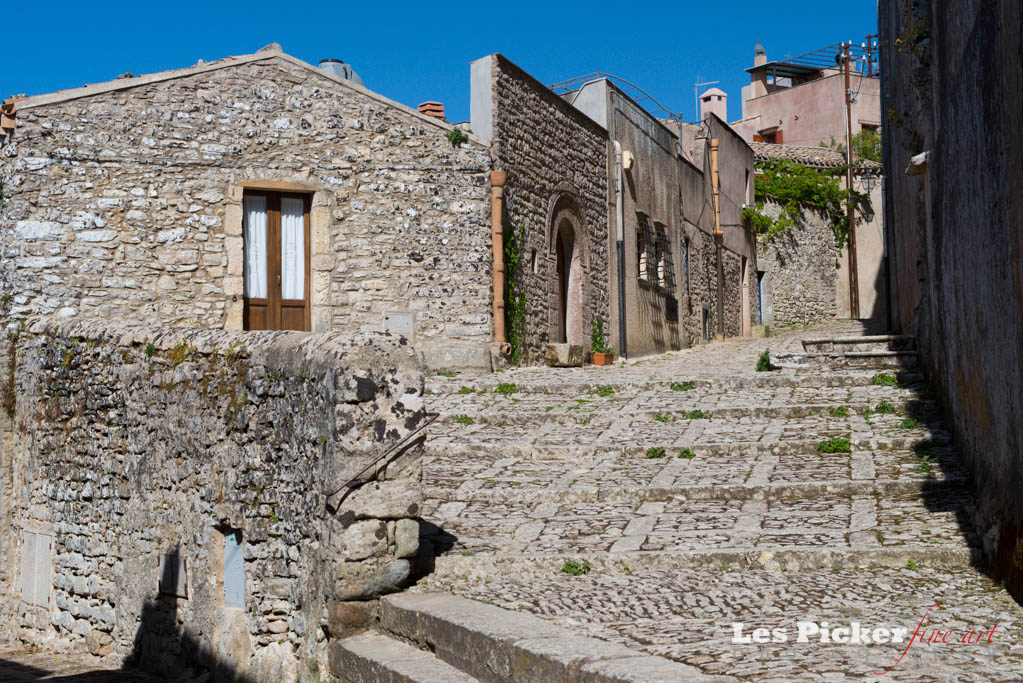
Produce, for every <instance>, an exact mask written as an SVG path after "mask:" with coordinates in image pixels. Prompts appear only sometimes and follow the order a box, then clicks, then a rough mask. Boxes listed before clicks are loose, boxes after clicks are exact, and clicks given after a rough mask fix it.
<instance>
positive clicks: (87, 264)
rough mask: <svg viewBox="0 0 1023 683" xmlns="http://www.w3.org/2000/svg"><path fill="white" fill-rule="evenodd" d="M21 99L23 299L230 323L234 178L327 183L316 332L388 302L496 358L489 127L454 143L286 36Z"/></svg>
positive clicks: (360, 327) (8, 161)
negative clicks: (203, 67) (315, 60)
mask: <svg viewBox="0 0 1023 683" xmlns="http://www.w3.org/2000/svg"><path fill="white" fill-rule="evenodd" d="M126 83H128V81H126ZM21 104H22V106H21V107H20V108H19V110H18V114H17V128H16V130H15V133H14V136H13V139H10V140H8V141H7V144H6V145H4V146H3V148H2V150H0V179H2V180H3V183H4V188H5V195H6V197H7V201H6V202H5V203H4V204H3V206H2V207H0V239H2V248H3V257H4V258H3V264H2V268H0V279H2V283H3V291H4V292H6V293H9V294H10V295H12V296H13V297H14V299H13V302H12V304H13V305H12V307H11V309H10V314H11V315H13V316H15V317H23V316H30V315H44V316H54V317H58V318H62V317H66V316H72V315H75V314H78V313H82V314H86V315H98V316H103V317H108V318H118V317H130V318H132V319H134V320H139V321H144V322H147V323H151V324H173V325H196V326H200V327H212V328H221V327H224V326H225V325H226V324H227V322H228V314H227V312H226V309H227V303H228V302H229V301H231V299H232V297H237V298H240V297H241V294H242V292H241V277H240V276H241V270H240V263H241V258H242V256H241V251H240V250H241V246H240V244H241V240H240V238H239V239H236V240H235V241H234V242H232V240H231V238H230V237H229V236H228V235H226V234H225V214H226V213H227V212H229V210H230V208H231V207H230V204H231V203H232V202H234V203H235V204H237V202H238V201H239V199H240V197H233V198H232V197H230V196H229V188H230V187H231V186H233V185H236V184H238V183H241V182H244V181H284V182H292V183H299V184H300V185H301V186H303V187H308V188H309V189H310V191H312V190H320V191H322V192H323V195H322V196H323V199H322V201H321V199H320V195H319V194H318V195H317V202H318V204H319V206H314V209H313V211H314V212H317V211H321V212H324V214H325V215H326V217H327V218H326V220H327V221H328V222H329V242H330V243H329V245H328V246H327V247H326V248H325V250H324V252H325V253H323V254H317V255H316V256H315V257H314V258H313V259H312V264H311V268H312V273H311V277H312V286H313V298H314V300H322V301H323V302H324V304H323V305H324V307H326V308H329V309H330V310H328V311H322V310H315V309H314V311H313V318H314V321H315V320H323V321H325V322H324V324H323V325H321V326H319V327H314V330H315V331H326V330H328V329H339V330H341V329H343V330H345V331H346V332H356V331H364V332H368V331H382V330H383V329H384V315H385V313H387V312H391V311H397V312H408V313H411V314H412V315H413V318H414V323H413V324H414V333H413V335H412V341H413V342H414V344H415V346H416V349H417V350H420V351H424V352H435V354H440V353H441V352H442V351H447V350H453V355H452V356H450V357H447V362H448V363H450V364H465V358H466V357H471V360H473V361H478V362H479V363H483V362H484V360H485V358H486V353H485V351H484V350H483V349H485V347H486V342H488V341H489V340H490V339H491V338H492V337H491V335H492V327H491V298H490V297H491V293H490V262H491V260H492V259H491V254H490V236H489V229H488V215H487V214H488V210H489V197H488V183H487V176H486V173H487V171H489V166H490V159H489V150H488V149H487V146H486V144H485V143H483V142H481V141H479V140H477V139H475V138H473V139H472V140H470V142H468V143H465V144H463V145H462V146H461V147H460V148H458V149H454V148H452V145H451V144H450V142H449V141H448V140H447V139H446V137H445V134H446V131H447V130H449V126H447V124H443V123H440V122H433V121H426V120H424V117H422V116H418V115H416V114H414V113H412V112H409V111H406V110H404V109H402V108H400V107H398V106H395V105H394V104H393V103H390V102H388V101H386V100H384V99H383V98H381V97H379V96H376V95H373V94H372V93H370V92H369V91H366V90H365V89H363V88H360V87H359V86H356V85H350V84H344V83H338V82H337V81H334V80H331V79H330V77H329V76H328V75H327V74H321V73H319V70H318V69H315V68H310V67H307V66H303V65H301V64H297V63H295V62H294V61H293V60H291V59H290V58H287V57H286V56H282V55H280V53H276V54H275V53H268V54H267V56H266V59H263V60H258V61H249V62H246V63H241V64H238V65H234V66H228V67H226V68H220V69H216V70H210V71H205V72H199V73H190V74H186V75H183V76H179V77H175V78H171V79H169V80H163V81H158V82H153V83H148V84H141V85H138V86H136V87H131V88H128V89H124V90H117V91H113V92H105V93H100V94H95V95H91V96H87V97H82V98H78V99H70V100H65V101H57V102H54V103H52V104H45V103H43V104H39V105H34V104H33V100H29V101H28V102H24V103H21ZM271 189H272V188H271ZM239 215H240V214H239ZM314 246H315V245H314ZM232 249H236V250H237V253H234V254H229V252H230V251H231V250H232ZM229 257H231V260H232V261H233V263H232V264H229ZM229 269H233V272H231V271H229ZM232 276H233V277H232ZM433 357H434V356H431V357H430V358H433ZM436 357H437V363H439V364H444V362H445V360H444V358H445V357H443V356H436ZM428 360H429V358H428Z"/></svg>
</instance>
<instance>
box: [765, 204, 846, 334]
mask: <svg viewBox="0 0 1023 683" xmlns="http://www.w3.org/2000/svg"><path fill="white" fill-rule="evenodd" d="M780 212H781V206H780V205H778V204H777V203H775V202H767V203H765V204H764V213H766V214H767V215H769V216H771V217H772V218H774V217H777V215H778V214H779V213H780ZM757 251H758V255H757V266H758V268H759V269H760V270H761V271H763V272H764V280H763V288H764V297H765V298H766V299H767V300H769V301H770V302H771V305H772V307H773V316H772V320H771V321H770V322H768V321H767V320H765V324H774V325H811V324H813V323H818V322H822V321H824V320H833V319H834V318H835V316H836V315H837V308H836V299H835V297H836V291H835V287H836V282H837V279H838V270H837V268H836V262H837V254H836V251H835V233H834V231H832V229H831V225H830V224H829V223H828V221H827V220H826V219H825V218H824V217H822V216H821V215H820V214H818V213H816V212H815V211H810V210H806V211H804V212H803V217H802V219H800V220H798V221H796V225H795V226H794V227H792V228H789V229H788V230H785V231H784V232H781V233H779V234H778V235H775V236H774V238H772V239H771V240H770V241H763V239H761V240H760V241H759V242H758V245H757ZM753 285H754V286H755V285H756V283H755V282H754V283H753Z"/></svg>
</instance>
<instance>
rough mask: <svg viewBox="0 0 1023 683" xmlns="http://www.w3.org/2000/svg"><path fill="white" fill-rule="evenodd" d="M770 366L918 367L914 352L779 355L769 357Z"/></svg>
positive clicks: (897, 368) (909, 368)
mask: <svg viewBox="0 0 1023 683" xmlns="http://www.w3.org/2000/svg"><path fill="white" fill-rule="evenodd" d="M771 363H772V365H775V366H777V367H779V368H781V369H787V368H796V369H800V368H802V369H806V368H828V369H834V368H857V369H895V370H899V369H907V370H911V369H915V368H917V367H918V366H919V358H918V356H917V352H916V351H848V352H843V353H791V354H790V353H779V354H777V355H775V356H772V357H771Z"/></svg>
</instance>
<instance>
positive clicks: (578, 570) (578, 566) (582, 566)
mask: <svg viewBox="0 0 1023 683" xmlns="http://www.w3.org/2000/svg"><path fill="white" fill-rule="evenodd" d="M590 569H591V567H590V562H589V560H583V561H582V562H576V561H574V560H568V561H566V562H565V564H563V565H561V571H563V572H564V573H566V574H570V575H572V576H582V575H583V574H589V573H590Z"/></svg>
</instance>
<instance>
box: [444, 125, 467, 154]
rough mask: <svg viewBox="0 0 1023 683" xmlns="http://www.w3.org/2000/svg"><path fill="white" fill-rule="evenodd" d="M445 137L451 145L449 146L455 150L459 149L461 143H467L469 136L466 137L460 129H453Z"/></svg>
mask: <svg viewBox="0 0 1023 683" xmlns="http://www.w3.org/2000/svg"><path fill="white" fill-rule="evenodd" d="M445 137H446V138H447V139H448V142H450V143H451V146H452V147H454V148H455V149H457V148H458V147H460V146H461V145H462V143H464V142H469V136H468V135H466V134H465V132H464V131H463V130H462V129H461V128H455V129H453V130H450V131H448V134H447V135H446V136H445Z"/></svg>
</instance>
